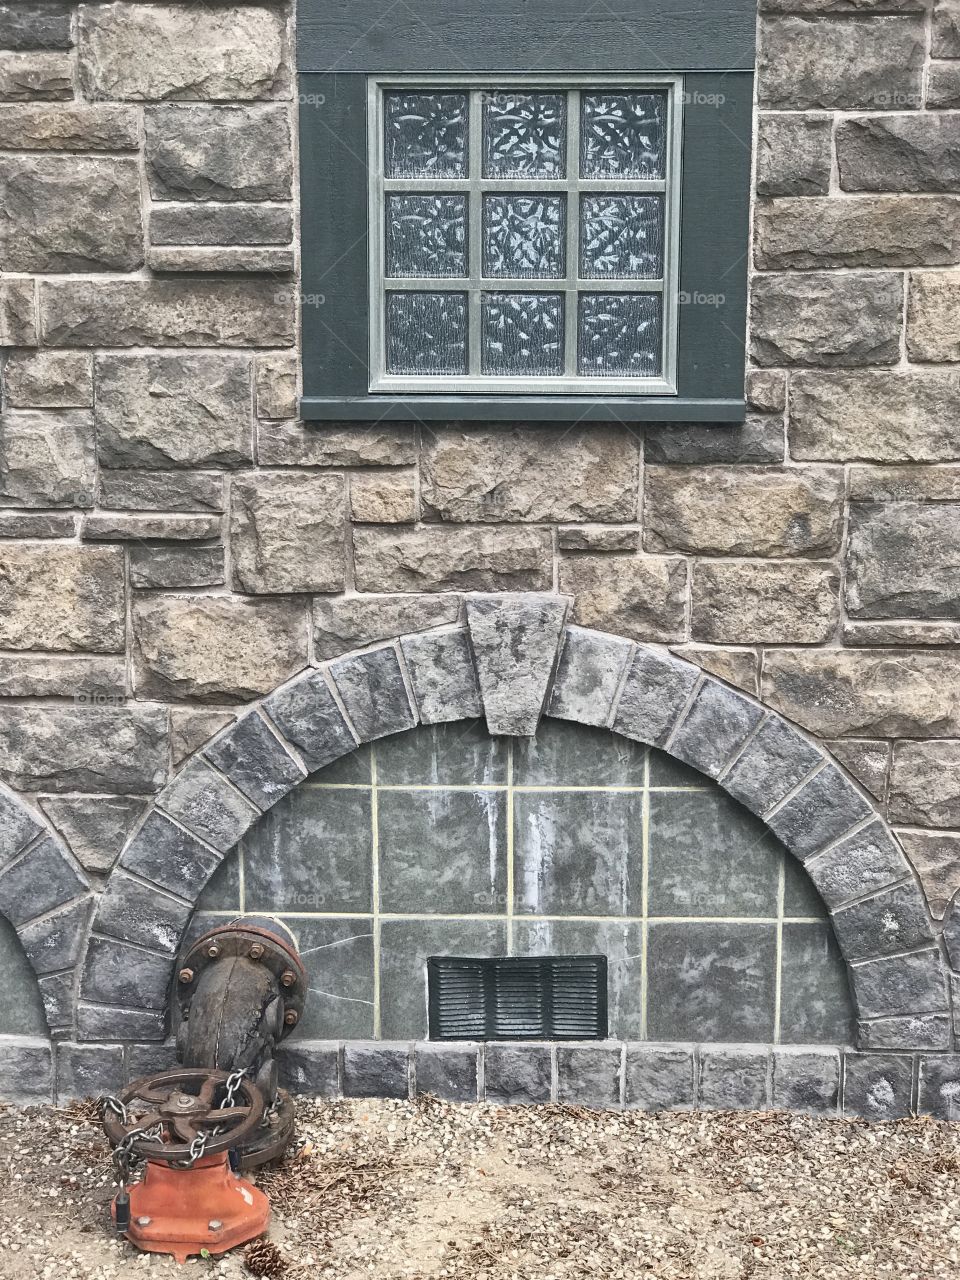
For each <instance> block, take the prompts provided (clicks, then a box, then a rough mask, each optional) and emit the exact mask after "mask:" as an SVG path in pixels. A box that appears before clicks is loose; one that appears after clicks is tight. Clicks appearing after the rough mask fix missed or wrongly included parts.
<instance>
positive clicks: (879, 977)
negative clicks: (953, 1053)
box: [851, 947, 947, 1018]
mask: <svg viewBox="0 0 960 1280" xmlns="http://www.w3.org/2000/svg"><path fill="white" fill-rule="evenodd" d="M851 980H852V986H853V992H854V997H855V999H856V1003H857V1012H858V1013H859V1015H860V1017H861V1018H882V1017H895V1016H896V1017H910V1018H916V1017H917V1016H918V1015H921V1014H924V1013H945V1012H946V1011H947V984H946V974H945V971H944V966H943V960H942V958H941V955H940V952H939V950H936V949H934V948H932V947H931V948H929V949H924V950H921V951H914V952H912V953H911V954H909V955H904V956H884V957H882V958H881V959H879V960H866V961H863V962H862V963H855V964H854V965H853V966H852V967H851Z"/></svg>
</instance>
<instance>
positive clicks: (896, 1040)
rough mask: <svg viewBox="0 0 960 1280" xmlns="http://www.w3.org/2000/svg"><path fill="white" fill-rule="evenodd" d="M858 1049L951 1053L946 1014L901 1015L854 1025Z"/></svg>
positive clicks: (948, 1024) (950, 1035) (865, 1050)
mask: <svg viewBox="0 0 960 1280" xmlns="http://www.w3.org/2000/svg"><path fill="white" fill-rule="evenodd" d="M857 1047H858V1048H859V1049H862V1050H863V1051H864V1052H867V1051H868V1050H875V1049H903V1050H907V1049H950V1048H952V1047H953V1029H952V1027H951V1023H950V1015H949V1014H947V1013H918V1014H902V1015H895V1016H893V1017H889V1018H872V1019H870V1020H868V1021H861V1022H859V1023H858V1024H857Z"/></svg>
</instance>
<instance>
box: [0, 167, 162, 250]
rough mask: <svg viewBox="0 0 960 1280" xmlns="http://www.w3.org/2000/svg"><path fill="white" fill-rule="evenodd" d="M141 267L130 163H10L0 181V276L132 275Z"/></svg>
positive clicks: (135, 179) (136, 192) (136, 179)
mask: <svg viewBox="0 0 960 1280" xmlns="http://www.w3.org/2000/svg"><path fill="white" fill-rule="evenodd" d="M142 263H143V227H142V224H141V218H140V172H139V169H138V167H137V163H136V161H135V160H133V159H123V160H114V159H101V158H99V157H91V156H53V155H51V156H8V157H7V158H6V159H5V161H4V165H3V174H2V176H0V265H2V267H3V269H4V270H5V271H104V270H116V271H134V270H136V268H137V267H139V266H141V265H142Z"/></svg>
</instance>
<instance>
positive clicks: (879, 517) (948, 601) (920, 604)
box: [846, 502, 960, 618]
mask: <svg viewBox="0 0 960 1280" xmlns="http://www.w3.org/2000/svg"><path fill="white" fill-rule="evenodd" d="M846 594H847V610H848V612H849V614H850V616H851V617H856V618H897V617H900V618H958V617H960V502H934V503H922V502H877V503H873V502H869V503H852V504H851V506H850V526H849V536H848V543H847V576H846Z"/></svg>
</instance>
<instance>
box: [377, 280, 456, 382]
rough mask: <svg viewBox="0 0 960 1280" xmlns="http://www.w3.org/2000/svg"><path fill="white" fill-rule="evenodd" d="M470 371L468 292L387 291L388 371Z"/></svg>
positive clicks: (425, 372)
mask: <svg viewBox="0 0 960 1280" xmlns="http://www.w3.org/2000/svg"><path fill="white" fill-rule="evenodd" d="M466 371H467V297H466V294H463V293H419V292H418V293H414V292H410V293H389V294H387V372H388V373H418V374H437V373H466Z"/></svg>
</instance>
